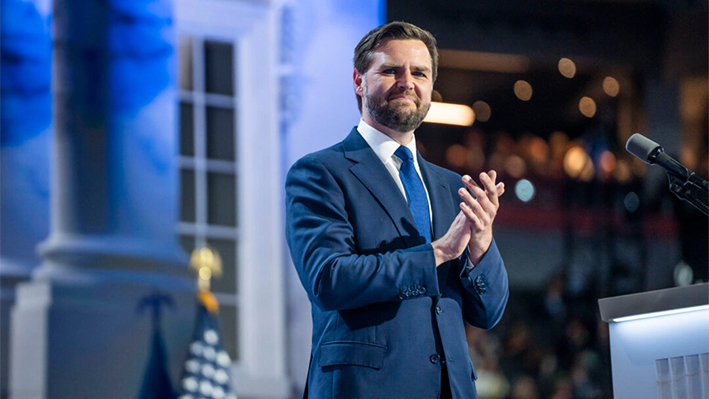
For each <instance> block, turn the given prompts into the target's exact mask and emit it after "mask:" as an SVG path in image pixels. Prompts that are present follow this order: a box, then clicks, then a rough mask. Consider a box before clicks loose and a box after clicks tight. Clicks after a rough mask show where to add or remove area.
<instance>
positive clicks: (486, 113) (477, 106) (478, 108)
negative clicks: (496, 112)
mask: <svg viewBox="0 0 709 399" xmlns="http://www.w3.org/2000/svg"><path fill="white" fill-rule="evenodd" d="M473 111H474V112H475V119H476V120H479V121H480V122H487V121H489V120H490V116H492V110H491V109H490V105H488V103H486V102H485V101H476V102H474V103H473Z"/></svg>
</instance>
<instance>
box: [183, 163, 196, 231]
mask: <svg viewBox="0 0 709 399" xmlns="http://www.w3.org/2000/svg"><path fill="white" fill-rule="evenodd" d="M180 191H181V192H182V195H181V197H180V200H181V206H180V220H182V221H183V222H195V180H194V170H191V169H181V170H180Z"/></svg>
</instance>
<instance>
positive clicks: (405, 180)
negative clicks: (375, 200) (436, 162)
mask: <svg viewBox="0 0 709 399" xmlns="http://www.w3.org/2000/svg"><path fill="white" fill-rule="evenodd" d="M394 155H396V156H397V157H399V158H400V159H401V161H402V163H401V169H399V177H400V178H401V183H402V184H403V185H404V191H405V192H406V198H407V199H408V200H409V209H411V213H412V214H413V215H414V220H415V221H416V228H417V229H418V231H419V234H421V236H423V237H424V238H425V239H426V242H431V218H430V215H429V213H428V197H427V196H426V189H425V188H424V187H423V182H422V181H421V178H420V177H419V174H418V173H416V167H414V159H413V157H412V156H411V150H409V149H408V148H406V147H404V146H403V145H402V146H399V148H398V149H397V150H396V152H394Z"/></svg>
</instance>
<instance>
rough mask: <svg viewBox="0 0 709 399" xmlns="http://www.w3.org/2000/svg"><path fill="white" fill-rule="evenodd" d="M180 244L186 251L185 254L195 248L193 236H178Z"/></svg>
mask: <svg viewBox="0 0 709 399" xmlns="http://www.w3.org/2000/svg"><path fill="white" fill-rule="evenodd" d="M180 245H181V246H182V249H183V250H184V251H185V252H187V255H192V251H194V248H195V238H194V236H180Z"/></svg>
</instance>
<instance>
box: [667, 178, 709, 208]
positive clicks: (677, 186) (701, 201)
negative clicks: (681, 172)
mask: <svg viewBox="0 0 709 399" xmlns="http://www.w3.org/2000/svg"><path fill="white" fill-rule="evenodd" d="M687 171H688V172H689V173H688V176H687V179H685V180H683V179H681V178H680V177H679V176H678V175H676V174H674V173H670V172H667V177H668V178H669V180H670V191H672V192H673V193H674V194H675V195H676V196H677V197H678V198H679V199H681V200H683V201H687V202H689V203H690V204H692V206H694V207H695V208H697V209H698V210H699V211H701V212H702V213H703V214H705V215H707V216H709V191H707V189H706V188H705V187H703V186H704V185H698V184H695V183H694V181H693V180H695V179H690V177H691V176H694V177H696V178H697V179H699V180H701V181H703V182H704V183H706V180H704V179H702V178H700V177H699V176H697V175H695V174H694V172H692V171H690V170H687Z"/></svg>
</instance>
